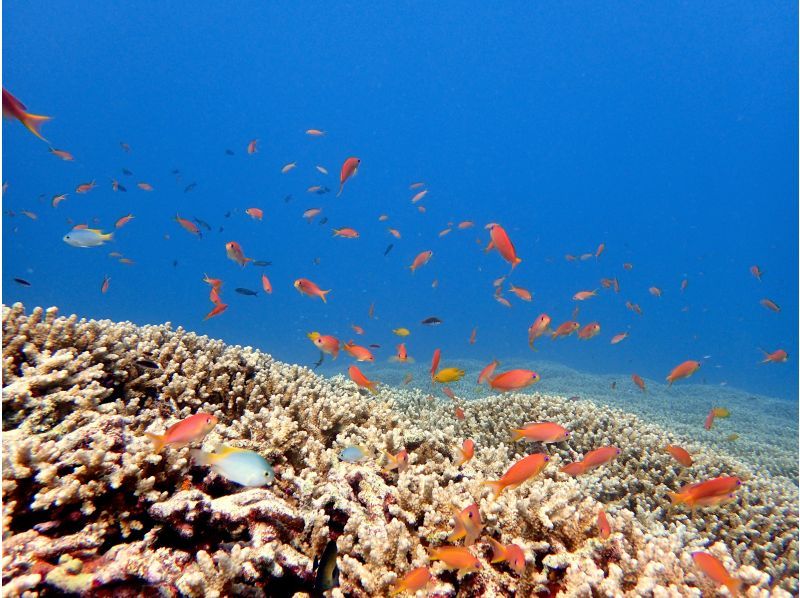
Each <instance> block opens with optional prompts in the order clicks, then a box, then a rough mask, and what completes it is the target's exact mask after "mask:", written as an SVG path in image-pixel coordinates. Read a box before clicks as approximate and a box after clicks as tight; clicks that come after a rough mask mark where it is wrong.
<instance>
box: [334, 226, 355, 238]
mask: <svg viewBox="0 0 800 598" xmlns="http://www.w3.org/2000/svg"><path fill="white" fill-rule="evenodd" d="M333 236H334V237H342V238H343V239H358V237H359V234H358V231H357V230H356V229H354V228H347V227H345V228H334V229H333Z"/></svg>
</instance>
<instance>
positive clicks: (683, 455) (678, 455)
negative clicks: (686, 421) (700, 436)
mask: <svg viewBox="0 0 800 598" xmlns="http://www.w3.org/2000/svg"><path fill="white" fill-rule="evenodd" d="M666 450H667V452H668V453H669V454H670V455H672V458H673V459H675V460H676V461H677V462H678V463H680V464H681V465H683V466H684V467H691V466H692V462H693V461H692V456H691V455H690V454H689V451H687V450H686V449H685V448H682V447H679V446H676V445H674V444H670V445H667V449H666Z"/></svg>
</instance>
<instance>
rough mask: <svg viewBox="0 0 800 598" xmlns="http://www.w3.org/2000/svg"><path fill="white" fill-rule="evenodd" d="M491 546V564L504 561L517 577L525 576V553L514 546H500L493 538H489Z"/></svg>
mask: <svg viewBox="0 0 800 598" xmlns="http://www.w3.org/2000/svg"><path fill="white" fill-rule="evenodd" d="M489 544H491V546H492V560H491V562H492V563H502V562H503V561H506V562H507V563H508V566H509V567H511V568H512V569H513V570H514V571H515V572H516V573H517V575H524V574H525V553H524V552H523V550H522V548H520V547H519V546H517V545H516V544H505V545H504V544H501V543H500V542H498V541H497V540H495V539H494V538H489Z"/></svg>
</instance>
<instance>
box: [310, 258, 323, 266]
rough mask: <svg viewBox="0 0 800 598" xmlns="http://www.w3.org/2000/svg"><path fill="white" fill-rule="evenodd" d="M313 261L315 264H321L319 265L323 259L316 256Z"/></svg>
mask: <svg viewBox="0 0 800 598" xmlns="http://www.w3.org/2000/svg"><path fill="white" fill-rule="evenodd" d="M312 261H313V262H314V265H315V266H319V265H320V263H322V260H321V259H319V258H318V257H315V258H314V259H313V260H312Z"/></svg>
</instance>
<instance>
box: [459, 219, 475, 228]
mask: <svg viewBox="0 0 800 598" xmlns="http://www.w3.org/2000/svg"><path fill="white" fill-rule="evenodd" d="M473 226H475V223H474V222H472V220H464V221H463V222H459V223H458V228H459V229H461V230H464V229H467V228H472V227H473Z"/></svg>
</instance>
